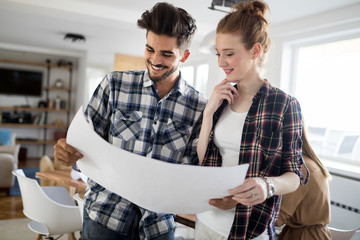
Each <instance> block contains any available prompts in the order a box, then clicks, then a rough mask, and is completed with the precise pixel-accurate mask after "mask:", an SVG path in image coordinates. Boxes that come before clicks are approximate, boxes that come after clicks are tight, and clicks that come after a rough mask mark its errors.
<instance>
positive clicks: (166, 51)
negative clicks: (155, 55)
mask: <svg viewBox="0 0 360 240" xmlns="http://www.w3.org/2000/svg"><path fill="white" fill-rule="evenodd" d="M145 46H146V47H147V48H149V49H152V50H154V49H153V48H152V47H151V46H150V45H149V44H145ZM160 52H161V53H165V54H174V52H173V51H170V50H160Z"/></svg>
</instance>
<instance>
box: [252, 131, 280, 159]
mask: <svg viewBox="0 0 360 240" xmlns="http://www.w3.org/2000/svg"><path fill="white" fill-rule="evenodd" d="M256 139H257V141H258V142H259V144H260V149H261V154H262V156H263V161H262V164H264V163H265V164H266V163H268V162H269V161H270V160H272V159H273V158H274V156H275V153H276V152H278V150H279V149H280V148H281V146H282V134H281V132H279V131H271V130H268V129H266V130H260V131H258V132H257V133H256Z"/></svg>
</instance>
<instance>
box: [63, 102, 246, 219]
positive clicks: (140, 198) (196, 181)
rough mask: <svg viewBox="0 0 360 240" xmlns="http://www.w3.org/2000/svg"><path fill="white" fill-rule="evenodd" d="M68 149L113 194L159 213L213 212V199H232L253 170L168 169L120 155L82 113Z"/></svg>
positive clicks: (127, 154)
mask: <svg viewBox="0 0 360 240" xmlns="http://www.w3.org/2000/svg"><path fill="white" fill-rule="evenodd" d="M67 143H68V144H70V145H72V146H73V147H75V148H77V149H78V150H79V151H80V152H81V153H82V154H83V155H84V158H82V159H80V160H79V161H78V162H77V165H78V167H79V168H80V170H81V172H82V173H84V174H85V175H86V176H87V177H89V178H90V179H92V180H94V181H95V182H97V183H99V184H100V185H102V186H103V187H105V188H107V189H109V190H110V191H112V192H115V193H116V194H118V195H120V196H122V197H124V198H126V199H128V200H130V201H131V202H133V203H135V204H137V205H138V206H141V207H143V208H145V209H148V210H150V211H154V212H158V213H174V214H177V213H182V214H190V213H200V212H204V211H207V210H210V209H212V208H213V207H212V206H210V205H209V204H208V201H209V199H212V198H222V197H224V196H228V195H229V194H228V190H229V189H231V188H234V187H236V186H238V185H240V184H242V183H243V181H244V179H245V176H246V172H247V169H248V164H244V165H238V166H234V167H200V166H191V165H180V164H172V163H166V162H163V161H159V160H155V159H151V158H147V157H143V156H140V155H137V154H133V153H130V152H128V151H125V150H122V149H119V148H117V147H115V146H113V145H111V144H110V143H108V142H106V141H105V140H103V139H102V138H101V137H100V136H99V135H97V133H96V132H94V131H93V130H92V129H91V127H90V125H89V124H88V123H87V121H86V119H85V117H84V114H83V110H82V108H80V109H79V111H78V112H77V114H76V116H75V117H74V119H73V121H72V122H71V125H70V127H69V130H68V134H67Z"/></svg>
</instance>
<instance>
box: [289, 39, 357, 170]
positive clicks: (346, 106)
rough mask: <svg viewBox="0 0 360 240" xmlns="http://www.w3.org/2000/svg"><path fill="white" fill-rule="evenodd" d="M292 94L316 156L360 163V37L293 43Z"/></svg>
mask: <svg viewBox="0 0 360 240" xmlns="http://www.w3.org/2000/svg"><path fill="white" fill-rule="evenodd" d="M295 56H297V59H296V60H295V68H296V69H295V71H294V72H295V74H294V78H295V97H296V98H297V99H298V100H299V102H300V104H301V108H302V112H303V114H304V119H305V124H306V126H307V130H308V133H309V138H310V141H311V142H312V146H313V147H314V149H315V151H316V152H317V154H318V155H319V156H320V157H326V158H329V159H336V160H341V161H348V162H351V163H355V164H359V165H360V106H359V105H360V92H359V89H360V74H359V62H360V38H353V39H347V40H341V41H333V42H327V43H320V44H314V45H307V46H300V47H297V54H296V55H295Z"/></svg>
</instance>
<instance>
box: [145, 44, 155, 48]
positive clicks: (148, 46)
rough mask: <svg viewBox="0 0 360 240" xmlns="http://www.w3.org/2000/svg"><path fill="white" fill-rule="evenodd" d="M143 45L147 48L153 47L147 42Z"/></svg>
mask: <svg viewBox="0 0 360 240" xmlns="http://www.w3.org/2000/svg"><path fill="white" fill-rule="evenodd" d="M145 46H146V47H147V48H151V49H153V48H152V47H151V46H150V45H149V44H145Z"/></svg>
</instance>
